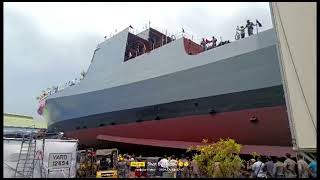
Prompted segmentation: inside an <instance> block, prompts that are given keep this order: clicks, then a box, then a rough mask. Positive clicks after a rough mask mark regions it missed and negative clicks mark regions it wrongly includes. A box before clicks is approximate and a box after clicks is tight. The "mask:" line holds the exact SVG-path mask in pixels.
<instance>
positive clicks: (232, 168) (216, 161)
mask: <svg viewBox="0 0 320 180" xmlns="http://www.w3.org/2000/svg"><path fill="white" fill-rule="evenodd" d="M202 142H203V143H204V144H203V145H198V146H192V147H190V148H189V149H188V151H192V150H194V151H197V152H198V154H197V155H195V156H194V159H195V160H196V162H197V164H198V166H199V169H200V171H201V172H202V173H203V174H206V175H207V176H208V177H210V178H213V177H217V178H219V177H238V176H239V174H240V169H241V164H242V160H241V158H240V157H239V153H240V150H241V145H240V144H237V143H236V142H235V140H233V139H226V140H224V139H220V140H219V141H218V142H216V143H211V144H210V143H208V140H207V139H204V140H203V141H202Z"/></svg>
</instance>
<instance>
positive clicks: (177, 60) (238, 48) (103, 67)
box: [49, 29, 276, 99]
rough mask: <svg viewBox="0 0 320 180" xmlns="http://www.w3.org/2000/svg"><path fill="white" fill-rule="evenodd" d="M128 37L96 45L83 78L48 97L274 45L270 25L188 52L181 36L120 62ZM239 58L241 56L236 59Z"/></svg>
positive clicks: (136, 79) (117, 83)
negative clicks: (255, 31) (242, 35)
mask: <svg viewBox="0 0 320 180" xmlns="http://www.w3.org/2000/svg"><path fill="white" fill-rule="evenodd" d="M127 37H128V29H125V30H123V31H121V32H120V33H118V34H117V35H115V36H114V37H112V38H111V39H108V40H106V41H105V42H103V43H101V44H100V45H99V47H100V49H99V50H98V51H97V52H96V54H95V57H94V59H93V62H92V64H91V65H90V67H89V69H88V72H87V76H86V78H85V79H84V80H83V81H81V82H80V84H77V85H76V86H71V87H69V88H66V89H64V90H63V91H60V92H58V93H56V94H53V95H51V96H50V97H49V99H51V98H56V97H62V96H70V95H74V94H81V93H86V92H91V91H97V90H103V89H107V88H111V87H116V86H121V85H126V84H129V83H133V82H139V81H143V80H147V79H150V78H155V77H159V76H163V75H167V74H171V73H174V72H178V71H183V70H187V69H190V68H194V67H198V66H202V65H206V64H210V63H213V62H218V61H223V60H224V59H227V58H231V57H235V56H239V55H242V54H246V53H249V52H253V51H256V50H259V49H262V48H265V47H269V46H272V45H275V43H276V41H275V34H274V31H273V29H270V30H267V31H264V32H261V33H259V34H258V35H254V36H251V37H248V38H245V39H242V40H239V41H235V42H232V43H230V44H227V45H224V46H221V47H218V48H215V49H211V50H209V51H205V52H203V53H200V54H198V55H194V56H190V55H188V54H187V53H186V52H185V49H184V44H183V39H177V40H176V41H173V42H171V43H169V44H166V45H165V46H162V47H160V48H158V49H155V50H153V51H151V52H150V53H146V54H143V55H141V56H138V57H136V58H134V59H132V60H130V61H127V62H123V60H124V50H125V46H126V41H127ZM239 61H242V59H239Z"/></svg>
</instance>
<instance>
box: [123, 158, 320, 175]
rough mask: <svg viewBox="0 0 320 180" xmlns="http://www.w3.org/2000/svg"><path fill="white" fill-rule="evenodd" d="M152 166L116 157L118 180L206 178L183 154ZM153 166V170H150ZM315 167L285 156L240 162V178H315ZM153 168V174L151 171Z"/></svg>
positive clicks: (139, 159)
mask: <svg viewBox="0 0 320 180" xmlns="http://www.w3.org/2000/svg"><path fill="white" fill-rule="evenodd" d="M131 162H146V166H145V167H132V166H131V165H130V163H131ZM154 162H155V163H154V164H153V165H155V166H152V163H150V162H148V160H146V159H145V158H142V157H141V156H139V157H136V156H135V155H128V154H124V155H119V158H118V174H119V178H144V177H163V178H202V177H208V176H206V174H204V173H202V172H201V171H200V169H199V166H198V164H197V161H196V160H195V159H193V158H192V157H189V156H185V155H184V154H182V155H181V156H180V158H177V157H176V156H175V155H172V156H163V157H157V158H155V161H154ZM151 166H152V167H151ZM316 166H317V163H316V161H312V162H311V163H309V164H308V163H307V162H306V161H305V160H303V158H302V157H301V156H300V155H298V156H297V159H296V158H295V157H291V156H290V154H286V157H265V156H258V157H257V158H252V159H250V160H248V161H245V160H243V164H242V168H241V171H240V172H239V178H316V177H317V172H316V170H317V167H316ZM152 168H153V171H152Z"/></svg>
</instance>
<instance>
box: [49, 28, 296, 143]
mask: <svg viewBox="0 0 320 180" xmlns="http://www.w3.org/2000/svg"><path fill="white" fill-rule="evenodd" d="M44 115H45V117H46V118H47V119H48V120H49V129H51V130H57V131H64V132H65V134H66V135H67V136H69V137H73V138H77V139H80V142H81V143H83V144H87V145H93V144H95V143H96V141H97V138H98V139H103V140H107V141H119V142H121V141H122V140H123V141H124V139H126V141H130V138H131V139H132V140H133V139H135V140H134V141H135V143H137V144H139V139H140V140H154V142H163V143H158V144H157V143H154V144H149V145H154V146H164V147H178V146H179V145H175V143H173V142H180V143H185V144H188V145H189V144H192V143H199V142H201V140H202V139H204V138H208V139H211V140H218V139H219V138H227V137H230V138H234V139H235V140H236V141H237V142H239V143H240V144H243V145H254V146H259V145H260V146H281V147H290V146H291V145H292V144H291V135H290V129H289V122H288V117H287V112H286V106H285V99H284V92H283V87H282V80H281V74H280V67H279V60H278V57H277V50H276V37H275V32H274V30H273V29H269V30H266V31H264V32H261V33H259V34H258V35H253V36H250V37H248V38H244V39H241V40H238V41H234V42H231V43H228V44H225V45H223V46H219V47H216V48H212V49H210V50H207V51H203V49H202V47H201V46H200V45H198V44H197V43H195V42H193V41H192V40H190V39H187V38H184V37H182V38H175V37H174V36H171V37H169V36H166V35H164V34H162V33H160V32H159V31H157V30H155V29H152V28H150V29H148V30H146V31H144V32H142V33H140V34H137V35H135V34H132V33H130V31H129V28H126V29H125V30H123V31H121V32H119V33H118V34H116V35H115V36H113V37H111V38H109V39H107V40H106V41H104V42H102V43H100V44H99V45H98V47H97V49H96V50H95V52H94V56H93V58H92V63H91V65H90V67H89V69H88V71H87V74H86V76H85V78H84V79H83V80H82V81H81V82H80V83H79V84H76V85H74V86H71V87H68V88H66V89H64V90H63V91H59V92H57V93H55V94H52V95H50V96H49V97H48V98H47V99H46V105H45V108H44ZM121 139H122V140H121ZM141 142H142V141H141ZM145 142H146V141H145ZM170 142H171V145H168V144H170ZM176 144H177V143H176ZM147 145H148V144H147ZM179 147H181V146H179Z"/></svg>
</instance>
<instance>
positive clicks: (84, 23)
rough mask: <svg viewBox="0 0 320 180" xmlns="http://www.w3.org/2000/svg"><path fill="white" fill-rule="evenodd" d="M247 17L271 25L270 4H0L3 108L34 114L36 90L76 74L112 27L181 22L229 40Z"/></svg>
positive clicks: (169, 26) (173, 27) (174, 28)
mask: <svg viewBox="0 0 320 180" xmlns="http://www.w3.org/2000/svg"><path fill="white" fill-rule="evenodd" d="M247 19H250V20H251V21H255V19H258V20H259V21H260V22H261V23H262V25H263V27H262V28H260V29H259V31H264V30H266V29H270V28H272V21H271V15H270V9H269V3H266V2H258V3H253V2H249V3H243V2H227V3H221V2H219V3H213V2H212V3H110V2H109V3H66V2H65V3H48V2H46V3H38V2H37V3H21V2H17V3H16V2H11V3H4V112H6V113H15V114H21V115H30V116H34V117H36V118H39V117H38V116H37V113H36V111H37V107H38V102H37V100H36V97H37V96H38V95H39V94H40V93H41V90H45V89H46V88H47V87H52V86H53V85H59V84H64V83H65V82H67V81H69V80H72V79H74V78H77V77H80V72H81V71H82V70H87V68H88V67H89V64H90V61H91V58H92V55H93V51H94V49H95V48H96V46H97V44H98V43H100V42H102V41H103V37H104V36H105V35H108V36H109V35H110V33H114V32H115V30H116V29H117V30H118V32H119V31H120V30H123V29H124V28H126V27H128V26H129V25H132V26H133V27H134V29H135V30H136V31H138V32H139V31H142V30H143V28H144V26H145V25H146V24H147V23H148V21H150V22H151V27H155V28H157V29H158V30H160V31H163V32H164V31H165V30H167V31H168V33H171V34H176V33H178V32H180V31H181V28H182V27H183V28H184V29H185V31H186V32H187V33H188V34H191V35H193V36H194V37H195V39H200V38H202V37H208V38H210V37H212V35H215V36H216V37H222V39H223V40H234V35H235V28H236V27H237V26H238V25H239V26H240V25H245V22H246V20H247ZM219 39H220V38H218V40H219Z"/></svg>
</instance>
